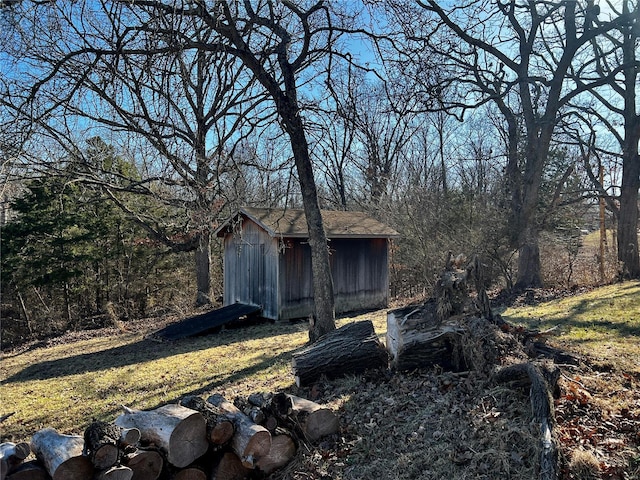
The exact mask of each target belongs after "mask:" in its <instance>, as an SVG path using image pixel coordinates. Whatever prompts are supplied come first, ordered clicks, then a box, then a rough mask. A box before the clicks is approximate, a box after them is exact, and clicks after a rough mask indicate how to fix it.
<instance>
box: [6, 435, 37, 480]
mask: <svg viewBox="0 0 640 480" xmlns="http://www.w3.org/2000/svg"><path fill="white" fill-rule="evenodd" d="M30 453H31V447H29V444H28V443H24V442H21V443H13V442H6V443H0V480H4V479H5V477H6V476H7V475H8V474H9V473H10V472H12V471H13V470H15V468H16V467H17V466H18V465H20V464H21V463H22V461H23V460H24V459H25V458H27V457H28V456H29V454H30Z"/></svg>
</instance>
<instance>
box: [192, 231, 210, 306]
mask: <svg viewBox="0 0 640 480" xmlns="http://www.w3.org/2000/svg"><path fill="white" fill-rule="evenodd" d="M195 262H196V286H197V288H198V293H197V298H196V305H197V306H202V305H208V304H209V303H211V298H210V295H211V231H210V230H208V229H203V230H202V231H201V232H200V233H198V244H197V247H196V251H195Z"/></svg>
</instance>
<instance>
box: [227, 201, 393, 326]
mask: <svg viewBox="0 0 640 480" xmlns="http://www.w3.org/2000/svg"><path fill="white" fill-rule="evenodd" d="M322 219H323V223H324V228H325V232H326V234H327V238H328V239H329V249H330V253H331V255H330V261H331V273H332V275H333V285H334V293H335V299H336V313H344V312H350V311H356V310H364V309H375V308H384V307H386V306H387V303H388V298H389V242H390V239H392V238H394V237H397V236H398V232H396V231H395V230H393V229H392V228H390V227H388V226H386V225H384V224H382V223H380V222H378V221H377V220H374V219H373V218H371V217H369V216H368V215H366V214H364V213H361V212H342V211H323V212H322ZM216 235H217V236H218V237H221V238H224V304H225V305H231V304H234V303H246V304H251V305H259V306H260V307H262V315H263V316H264V317H266V318H270V319H273V320H284V319H293V318H302V317H306V316H308V315H310V314H311V313H312V312H313V283H312V276H311V249H310V247H309V244H308V241H307V240H308V230H307V221H306V218H305V215H304V211H303V210H294V209H262V208H242V209H240V210H239V211H238V212H237V213H236V214H235V215H233V216H232V217H230V218H229V219H228V220H226V221H225V222H224V223H223V224H222V225H221V226H220V227H219V228H218V229H217V230H216Z"/></svg>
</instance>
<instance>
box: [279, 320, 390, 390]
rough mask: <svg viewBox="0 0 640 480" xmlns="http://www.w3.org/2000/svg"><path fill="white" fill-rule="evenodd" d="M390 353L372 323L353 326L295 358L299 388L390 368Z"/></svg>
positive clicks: (328, 336) (325, 339) (337, 331)
mask: <svg viewBox="0 0 640 480" xmlns="http://www.w3.org/2000/svg"><path fill="white" fill-rule="evenodd" d="M387 362H388V355H387V351H386V350H385V348H384V346H383V345H382V344H381V343H380V340H378V336H377V335H376V333H375V331H374V328H373V323H372V322H371V320H364V321H361V322H353V323H349V324H347V325H344V326H342V327H340V328H338V329H337V330H334V331H332V332H329V333H327V334H326V335H323V336H322V337H321V338H320V339H319V340H318V341H317V342H315V343H314V344H312V345H310V346H308V347H306V348H304V349H302V350H300V351H298V352H296V353H294V354H293V359H292V362H291V363H292V367H293V374H294V376H295V379H296V384H297V385H298V386H299V387H300V386H303V385H309V384H310V383H312V382H314V381H316V380H318V379H319V378H320V377H321V376H322V375H326V376H327V377H329V378H335V377H339V376H343V375H347V374H357V373H362V372H364V371H365V370H367V369H372V368H381V367H382V368H386V367H387Z"/></svg>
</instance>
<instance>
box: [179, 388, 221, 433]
mask: <svg viewBox="0 0 640 480" xmlns="http://www.w3.org/2000/svg"><path fill="white" fill-rule="evenodd" d="M180 405H182V406H183V407H187V408H190V409H192V410H196V411H197V412H200V414H201V415H202V416H203V417H204V419H205V421H206V422H207V438H208V439H209V443H211V444H212V445H217V446H222V445H226V444H227V443H229V442H230V441H231V439H232V438H233V422H231V420H229V419H228V418H226V417H225V416H224V414H223V413H222V412H221V411H220V409H219V408H218V407H216V406H215V405H212V404H211V403H208V402H205V400H204V399H203V398H201V397H198V396H195V395H192V396H188V397H184V398H183V399H182V400H180Z"/></svg>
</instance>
